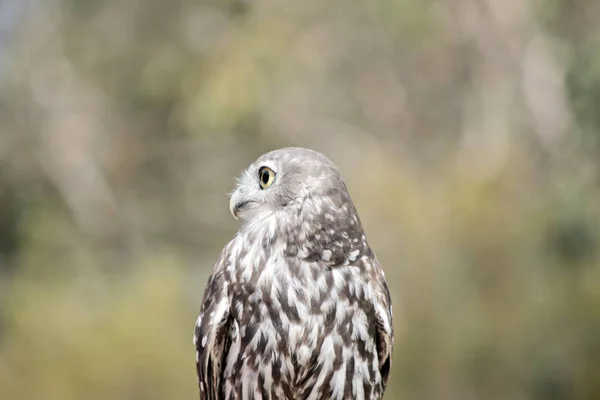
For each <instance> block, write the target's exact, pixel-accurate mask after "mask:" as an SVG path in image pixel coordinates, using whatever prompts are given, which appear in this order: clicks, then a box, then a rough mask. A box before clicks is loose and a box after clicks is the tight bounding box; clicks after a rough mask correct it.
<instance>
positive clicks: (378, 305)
mask: <svg viewBox="0 0 600 400" xmlns="http://www.w3.org/2000/svg"><path fill="white" fill-rule="evenodd" d="M367 262H369V261H367ZM370 263H371V264H372V265H373V266H374V268H373V271H374V273H375V274H376V276H375V277H374V278H375V279H373V281H374V282H375V296H374V303H375V304H373V306H374V311H375V316H374V317H375V318H374V320H375V332H376V337H375V345H376V347H377V355H378V359H379V372H380V373H381V379H382V381H383V387H384V388H385V387H386V385H387V381H388V378H389V375H390V368H391V366H392V348H393V346H394V328H393V322H392V299H391V297H390V291H389V289H388V287H387V283H386V280H385V275H384V273H383V270H382V269H381V267H380V266H379V262H378V261H377V259H375V258H373V259H372V260H371V261H370Z"/></svg>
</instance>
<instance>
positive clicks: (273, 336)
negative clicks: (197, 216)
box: [194, 148, 393, 400]
mask: <svg viewBox="0 0 600 400" xmlns="http://www.w3.org/2000/svg"><path fill="white" fill-rule="evenodd" d="M262 167H268V168H270V169H271V171H272V172H273V173H274V174H275V176H274V179H272V183H271V186H269V187H263V184H265V182H262V183H261V182H260V181H259V180H260V179H261V178H260V175H259V172H260V171H261V168H262ZM230 209H231V211H232V213H233V214H234V216H235V217H239V218H240V219H242V220H243V221H244V223H243V225H242V227H241V229H240V231H239V232H238V233H237V234H236V236H235V237H234V238H233V240H232V241H231V242H230V243H229V244H227V245H226V246H225V248H224V249H223V251H222V253H221V255H220V256H219V259H218V260H217V263H216V264H215V266H214V268H213V273H212V275H211V277H210V279H209V282H208V285H207V288H206V290H205V294H204V298H203V302H202V308H201V310H200V315H199V317H198V319H197V321H196V327H195V332H194V344H195V346H196V357H197V372H198V380H199V386H200V398H201V399H214V400H216V399H224V400H230V399H255V398H256V399H258V398H262V399H266V398H270V399H321V398H331V399H365V400H375V399H381V397H382V396H383V392H384V390H385V386H386V382H387V378H388V376H389V368H390V364H391V350H392V343H393V329H392V316H391V301H390V296H389V292H388V290H387V286H386V283H385V280H384V277H383V274H382V271H381V269H380V267H379V264H378V262H377V260H376V258H375V256H374V254H373V252H372V251H371V249H370V248H369V246H368V243H367V240H366V236H365V235H364V233H363V230H362V226H361V223H360V219H359V218H358V215H357V213H356V210H355V207H354V205H353V204H352V200H351V199H350V196H349V194H348V192H347V189H346V186H345V184H344V182H343V180H342V178H341V176H340V174H339V172H338V170H337V168H336V167H335V165H333V163H332V162H331V161H329V160H328V159H327V158H326V157H325V156H323V155H322V154H320V153H316V152H313V151H311V150H306V149H297V148H289V149H282V150H277V151H274V152H271V153H268V154H266V155H263V156H262V157H260V158H259V159H258V160H257V161H256V162H255V163H253V164H252V165H251V166H250V167H249V168H248V169H247V170H246V171H245V172H244V173H243V174H242V175H241V177H240V178H239V180H238V188H237V189H236V191H235V192H234V193H233V194H232V197H231V202H230Z"/></svg>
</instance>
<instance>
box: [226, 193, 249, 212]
mask: <svg viewBox="0 0 600 400" xmlns="http://www.w3.org/2000/svg"><path fill="white" fill-rule="evenodd" d="M248 203H251V201H250V200H245V199H244V198H243V197H242V193H240V190H239V189H238V190H236V191H235V192H233V194H232V195H231V199H229V212H231V215H233V218H235V219H238V218H239V212H240V210H241V209H242V208H243V207H244V206H245V205H246V204H248Z"/></svg>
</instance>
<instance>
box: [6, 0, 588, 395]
mask: <svg viewBox="0 0 600 400" xmlns="http://www.w3.org/2000/svg"><path fill="white" fill-rule="evenodd" d="M7 21H8V22H7ZM599 33H600V4H597V2H587V1H585V0H576V1H566V0H542V1H525V2H523V1H503V2H483V3H482V2H475V3H474V2H469V1H465V0H457V1H454V2H449V3H443V2H441V3H440V2H432V1H417V0H398V1H391V0H375V1H371V2H362V1H343V2H342V1H341V0H331V1H317V0H315V1H302V2H281V1H274V0H258V1H242V0H228V1H214V0H203V1H191V0H170V1H167V0H146V1H144V2H136V1H125V0H94V1H89V0H54V1H41V0H36V1H28V2H21V1H19V0H8V1H6V2H4V3H3V4H1V5H0V39H1V40H0V88H1V91H0V104H1V105H2V106H1V107H0V116H1V117H0V125H1V127H2V130H1V131H0V398H2V399H32V400H35V399H45V400H49V399H61V400H69V399H79V398H91V399H93V398H98V399H100V398H102V399H105V398H111V399H167V398H194V397H196V396H197V390H196V377H195V367H194V361H195V360H194V349H193V346H192V329H193V324H194V321H195V319H196V313H197V311H198V308H199V304H200V299H201V296H202V290H203V288H204V284H205V282H206V279H207V277H208V275H209V273H210V270H211V268H212V265H213V263H214V261H215V259H216V257H217V255H218V253H219V251H220V249H221V248H222V247H223V245H224V244H225V243H226V242H227V241H228V240H229V239H230V238H231V237H232V235H233V234H234V232H235V231H236V229H237V225H236V223H235V221H233V220H232V218H231V217H230V216H229V212H228V207H227V197H226V194H227V193H228V192H230V191H231V190H232V189H233V185H234V177H235V176H236V175H237V174H238V173H239V172H240V171H241V170H242V168H244V167H246V166H247V165H248V164H249V163H250V162H252V161H253V160H254V159H255V158H256V157H257V156H258V155H260V154H262V153H263V152H265V151H267V150H270V149H273V148H277V147H283V146H305V147H310V148H313V149H315V150H319V151H322V152H324V153H326V154H328V155H329V156H330V157H331V158H332V159H333V160H334V161H335V162H336V163H337V164H338V166H339V167H340V169H341V171H342V174H343V175H344V176H345V178H346V180H347V183H348V186H349V188H350V192H351V194H352V195H353V198H354V200H355V202H356V205H357V208H358V209H359V212H360V214H361V218H362V220H363V223H364V225H365V229H366V232H367V235H368V237H369V241H370V243H371V245H372V247H373V248H374V249H375V251H376V253H377V255H378V257H379V259H380V261H381V263H382V265H383V266H384V269H385V271H386V276H388V279H389V286H390V290H391V292H392V296H393V300H394V311H395V317H396V321H395V325H396V331H397V337H396V348H395V353H394V358H393V366H392V378H391V380H390V387H389V389H388V392H387V396H386V398H388V399H396V398H406V399H455V398H458V399H507V398H508V399H535V400H538V399H544V400H546V399H550V400H554V399H557V400H561V399H597V398H600V362H599V361H598V360H600V259H599V256H600V254H599V252H598V245H599V240H600V188H599V185H598V183H599V182H600V180H599V178H600V175H599V167H600V163H599V162H598V160H599V158H598V157H599V156H600V152H599V150H600V148H599V147H598V146H599V144H600V142H599V138H600V136H599V133H600V119H599V118H598V113H597V108H598V104H599V99H600V58H599V54H600V53H598V51H596V49H597V48H598V38H599V37H600V36H599Z"/></svg>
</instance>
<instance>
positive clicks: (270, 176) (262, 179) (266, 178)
mask: <svg viewBox="0 0 600 400" xmlns="http://www.w3.org/2000/svg"><path fill="white" fill-rule="evenodd" d="M274 180H275V172H274V171H273V170H272V169H271V168H269V167H260V169H259V170H258V182H259V183H260V187H261V188H262V189H266V188H268V187H269V186H271V184H272V183H273V181H274Z"/></svg>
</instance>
